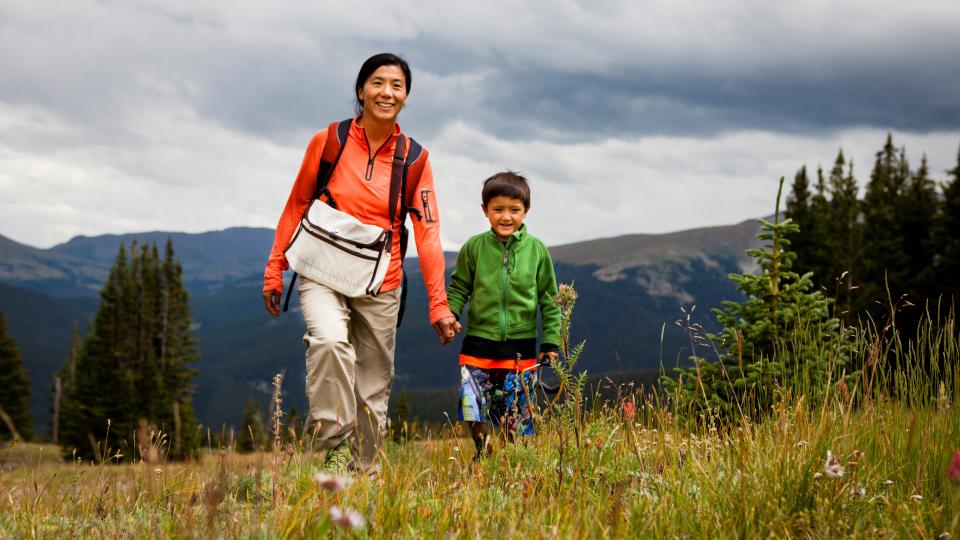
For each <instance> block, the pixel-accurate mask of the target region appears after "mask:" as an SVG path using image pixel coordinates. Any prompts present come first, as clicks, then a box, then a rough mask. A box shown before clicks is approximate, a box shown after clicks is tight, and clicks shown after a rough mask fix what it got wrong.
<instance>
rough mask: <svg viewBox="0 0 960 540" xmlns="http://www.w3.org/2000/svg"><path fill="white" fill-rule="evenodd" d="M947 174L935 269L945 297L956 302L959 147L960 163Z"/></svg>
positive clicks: (959, 285) (959, 295)
mask: <svg viewBox="0 0 960 540" xmlns="http://www.w3.org/2000/svg"><path fill="white" fill-rule="evenodd" d="M947 176H948V179H947V182H946V183H945V184H944V185H943V200H942V202H941V203H940V211H939V212H937V223H936V236H935V238H936V241H935V245H936V249H935V251H936V252H937V256H936V260H935V272H936V276H937V282H938V283H939V285H940V289H941V291H942V293H943V295H944V299H946V300H948V302H949V301H951V300H952V301H953V302H957V301H958V300H960V234H958V232H960V150H958V151H957V165H956V166H955V167H954V168H953V169H950V170H948V171H947ZM958 307H960V306H958Z"/></svg>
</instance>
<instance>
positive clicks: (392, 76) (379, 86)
mask: <svg viewBox="0 0 960 540" xmlns="http://www.w3.org/2000/svg"><path fill="white" fill-rule="evenodd" d="M357 98H358V99H360V101H362V102H363V117H364V118H369V119H372V120H376V121H381V122H395V121H396V120H397V115H398V114H400V110H401V109H403V104H404V103H406V101H407V80H406V78H405V77H404V75H403V70H402V69H400V66H380V67H379V68H377V70H376V71H374V72H373V73H372V74H371V75H370V77H368V78H367V82H365V83H363V88H361V89H360V91H359V92H357Z"/></svg>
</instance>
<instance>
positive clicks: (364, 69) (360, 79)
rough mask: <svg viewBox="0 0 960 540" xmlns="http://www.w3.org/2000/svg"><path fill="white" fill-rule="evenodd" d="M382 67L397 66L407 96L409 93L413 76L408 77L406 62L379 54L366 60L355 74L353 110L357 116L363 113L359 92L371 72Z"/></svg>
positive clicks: (386, 54)
mask: <svg viewBox="0 0 960 540" xmlns="http://www.w3.org/2000/svg"><path fill="white" fill-rule="evenodd" d="M383 66H399V67H400V69H401V70H403V76H404V78H405V79H406V80H407V81H406V82H407V94H409V93H410V85H411V84H412V83H413V76H411V75H410V65H409V64H407V61H406V60H404V59H403V58H400V57H399V56H397V55H395V54H391V53H380V54H375V55H373V56H371V57H370V58H367V61H366V62H364V63H363V65H362V66H360V72H359V73H357V83H356V84H355V85H354V88H353V99H354V101H355V103H354V109H355V110H356V112H357V114H360V113H362V112H363V101H362V100H361V99H360V97H359V95H360V90H361V89H362V88H363V85H364V84H366V83H367V79H369V78H370V76H371V75H373V72H374V71H376V70H378V69H380V68H381V67H383Z"/></svg>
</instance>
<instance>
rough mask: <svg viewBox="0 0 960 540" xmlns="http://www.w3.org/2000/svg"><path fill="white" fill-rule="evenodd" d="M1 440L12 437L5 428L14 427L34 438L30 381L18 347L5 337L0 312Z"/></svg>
mask: <svg viewBox="0 0 960 540" xmlns="http://www.w3.org/2000/svg"><path fill="white" fill-rule="evenodd" d="M0 409H2V413H3V414H2V415H0V416H3V418H2V419H0V440H4V439H11V438H14V432H12V431H11V429H10V427H9V426H8V422H9V423H11V424H13V429H14V430H15V432H16V434H17V435H19V436H20V437H21V438H22V439H24V440H27V441H28V440H30V439H32V438H33V424H32V421H33V420H32V418H31V416H30V379H29V378H28V377H27V371H26V370H25V369H24V368H23V364H22V362H21V361H20V348H19V347H17V343H16V341H14V339H13V337H11V336H10V335H9V334H7V324H6V321H5V320H4V317H3V314H2V313H0Z"/></svg>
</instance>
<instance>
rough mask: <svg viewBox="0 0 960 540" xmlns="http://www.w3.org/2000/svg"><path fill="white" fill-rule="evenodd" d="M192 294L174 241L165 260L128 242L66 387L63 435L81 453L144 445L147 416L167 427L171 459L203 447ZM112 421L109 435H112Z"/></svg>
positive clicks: (128, 450) (96, 454)
mask: <svg viewBox="0 0 960 540" xmlns="http://www.w3.org/2000/svg"><path fill="white" fill-rule="evenodd" d="M190 325H191V321H190V308H189V296H188V293H187V291H186V289H185V288H184V286H183V280H182V270H181V267H180V263H179V261H177V260H176V259H175V257H174V254H173V246H172V243H171V242H170V241H169V240H168V242H167V251H166V255H165V258H164V260H163V261H162V262H161V261H160V258H159V256H158V251H157V248H156V246H153V247H148V246H139V247H138V246H137V244H136V243H133V244H131V247H130V255H129V256H128V255H127V250H126V248H125V247H124V246H123V245H121V246H120V250H119V253H118V255H117V259H116V261H115V262H114V265H113V267H112V268H111V270H110V274H109V275H108V276H107V280H106V282H105V283H104V285H103V288H102V289H101V291H100V307H99V308H98V310H97V314H96V317H95V320H94V324H93V326H92V328H91V330H90V332H89V333H88V335H87V337H86V339H85V341H84V344H83V346H82V347H81V349H80V354H79V356H78V358H77V359H76V369H75V375H74V380H73V381H72V382H71V383H69V384H68V385H67V386H66V391H65V397H64V403H63V407H62V412H61V432H62V433H61V435H62V437H61V438H62V440H63V442H64V444H65V445H66V448H68V449H71V450H72V449H76V451H77V453H78V454H79V455H80V456H84V457H93V458H96V459H105V458H108V457H110V455H109V454H107V453H105V449H106V448H111V449H113V450H111V452H110V454H112V453H113V451H115V450H116V449H118V448H119V449H120V450H121V452H122V453H123V454H124V455H126V456H128V457H137V456H138V455H139V454H138V452H139V451H140V448H139V446H138V444H139V443H137V442H136V431H137V427H138V425H139V423H140V420H141V419H145V420H146V421H147V423H148V424H149V425H150V426H152V427H153V428H154V429H156V430H159V431H160V432H161V433H162V434H164V438H163V441H164V443H165V444H166V448H165V451H166V454H167V456H168V457H172V458H184V457H191V456H193V455H195V454H196V451H197V447H198V445H199V434H198V433H197V430H196V420H195V419H194V415H193V406H192V394H193V383H192V378H193V375H194V371H193V370H192V369H190V368H189V367H188V364H189V363H190V362H192V361H193V360H195V359H196V356H197V355H196V348H195V346H194V342H193V338H192V337H191V335H190ZM108 422H109V438H108Z"/></svg>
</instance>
